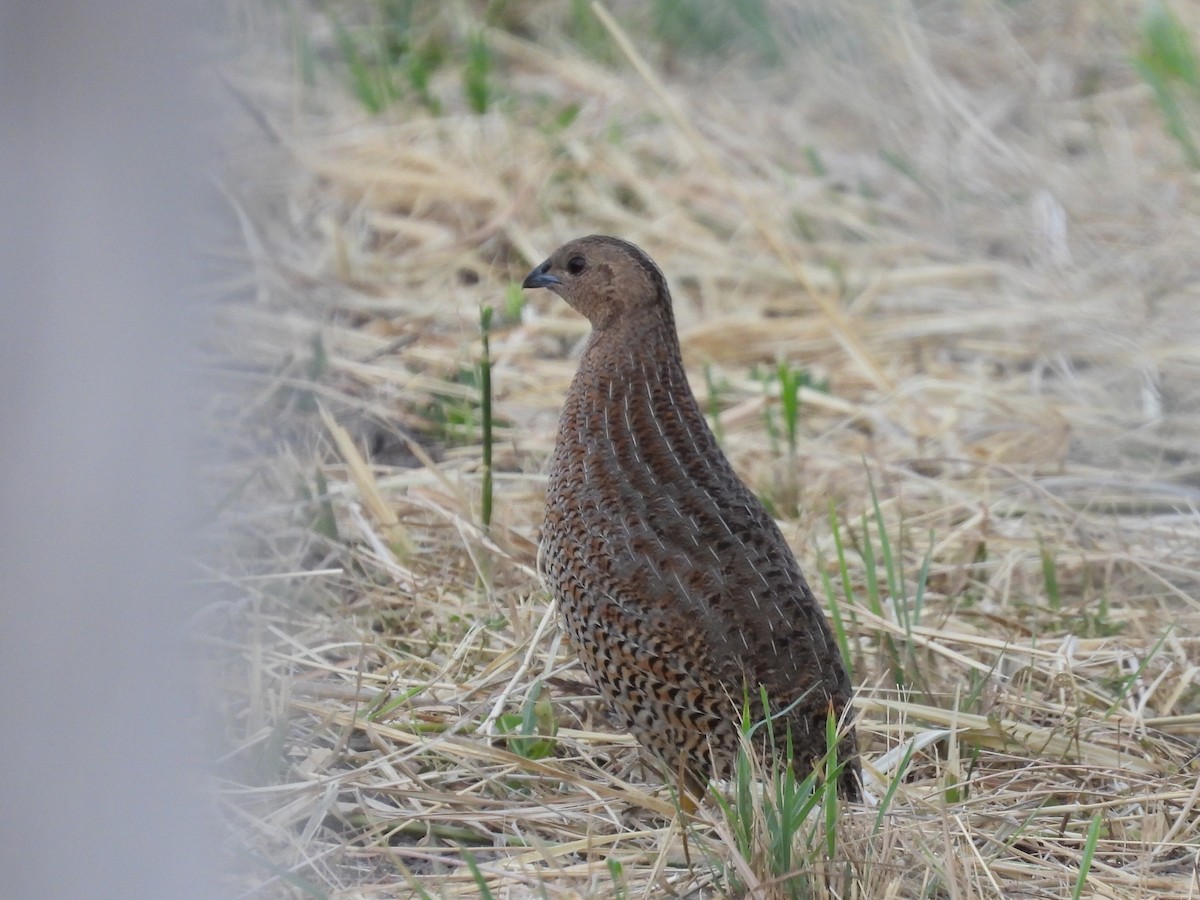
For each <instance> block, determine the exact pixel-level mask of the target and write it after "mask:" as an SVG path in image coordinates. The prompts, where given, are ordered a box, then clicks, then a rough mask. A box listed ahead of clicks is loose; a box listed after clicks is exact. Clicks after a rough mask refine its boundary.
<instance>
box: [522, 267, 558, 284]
mask: <svg viewBox="0 0 1200 900" xmlns="http://www.w3.org/2000/svg"><path fill="white" fill-rule="evenodd" d="M549 269H550V263H548V262H544V263H542V264H541V265H540V266H538V267H537V268H536V269H534V270H533V271H532V272H530V273H529V274H528V275H526V276H525V280H524V281H522V282H521V287H523V288H540V287H543V288H548V287H554V286H555V285H556V284H562V279H560V278H559V277H558V276H556V275H551V274H550V272H549Z"/></svg>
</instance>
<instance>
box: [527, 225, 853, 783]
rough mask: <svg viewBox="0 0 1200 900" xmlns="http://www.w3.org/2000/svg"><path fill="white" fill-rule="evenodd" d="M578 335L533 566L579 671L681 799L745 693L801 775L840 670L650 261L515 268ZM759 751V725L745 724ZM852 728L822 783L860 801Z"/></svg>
mask: <svg viewBox="0 0 1200 900" xmlns="http://www.w3.org/2000/svg"><path fill="white" fill-rule="evenodd" d="M523 287H526V288H539V287H540V288H548V289H550V290H551V291H553V292H554V293H556V294H558V295H559V296H560V297H562V298H563V299H564V300H566V301H567V303H569V304H570V305H571V306H572V307H574V309H576V310H577V311H578V312H580V313H582V314H583V315H584V316H586V317H587V318H588V319H589V320H590V321H591V324H592V332H591V335H590V337H589V339H588V341H587V345H586V347H585V348H584V351H583V357H582V358H581V359H580V361H579V370H578V372H577V373H576V375H575V378H574V381H572V383H571V387H570V390H569V391H568V392H567V399H566V403H565V405H564V407H563V411H562V417H561V419H560V420H559V427H558V440H557V444H556V446H555V449H554V457H553V460H552V462H551V465H550V483H549V488H548V492H547V496H546V521H545V524H544V527H543V532H542V544H541V553H540V568H541V571H542V575H543V577H544V578H545V579H546V582H547V584H548V585H549V587H550V589H551V591H552V592H553V594H554V596H555V598H556V599H557V601H558V604H559V608H560V609H561V611H562V616H563V620H564V622H565V625H566V629H567V633H568V634H569V635H570V638H571V641H572V643H573V644H574V645H575V648H576V650H577V651H578V653H579V657H580V660H581V661H582V663H583V667H584V669H585V670H586V671H587V673H588V675H589V676H590V677H591V679H592V681H593V682H594V683H595V685H596V687H597V688H598V689H599V691H600V693H601V694H602V695H603V696H604V698H605V700H607V701H608V703H609V704H610V705H611V706H612V708H613V709H614V710H615V711H616V713H617V714H618V716H619V717H620V719H621V720H622V722H623V723H624V724H625V726H626V727H627V728H628V729H629V731H630V732H632V733H633V735H634V736H635V737H636V738H637V739H638V740H639V741H640V742H641V743H642V744H643V745H645V746H646V747H648V748H649V749H650V750H651V751H652V752H654V753H655V754H656V755H657V756H658V757H659V758H660V759H661V760H662V762H663V763H664V764H665V765H666V766H667V768H668V769H669V770H670V771H671V772H677V771H681V772H683V773H684V774H685V783H686V784H687V786H688V789H689V791H690V792H692V793H693V794H695V793H697V791H698V790H699V789H702V786H703V785H704V784H705V782H706V781H707V778H708V777H710V776H713V775H715V776H717V777H729V776H730V775H731V774H732V771H733V767H734V762H735V760H736V758H737V751H738V746H739V734H740V722H741V719H742V710H743V707H744V704H745V701H746V698H747V697H748V698H749V700H750V702H751V710H752V712H753V713H755V718H762V715H763V714H762V707H761V703H760V696H761V694H760V689H765V691H766V694H767V696H768V697H769V702H770V707H771V710H772V716H773V718H775V721H774V733H775V740H776V749H777V750H778V751H782V750H783V748H784V742H785V740H786V736H787V735H788V733H789V732H790V739H791V744H792V750H793V757H794V763H795V766H796V771H797V774H798V775H799V776H801V777H803V776H804V775H806V774H807V773H808V772H809V771H811V767H812V765H813V764H814V763H816V762H817V761H819V760H821V759H822V758H823V757H824V756H825V753H826V720H827V716H828V713H829V710H830V709H832V710H833V712H834V714H835V715H841V714H842V712H843V710H844V708H845V707H846V705H847V703H848V702H849V699H850V694H851V688H850V680H849V678H848V676H847V674H846V669H845V666H844V665H843V663H842V659H841V655H840V653H839V652H838V647H837V644H836V643H835V641H834V639H833V635H832V633H831V632H830V629H829V625H828V623H827V622H826V620H825V616H824V614H823V613H822V611H821V609H820V607H819V606H818V605H817V601H816V599H815V598H814V597H813V593H812V591H811V590H810V589H809V587H808V584H807V583H806V582H805V580H804V576H803V575H802V574H801V572H800V567H799V566H798V565H797V563H796V559H795V557H794V556H793V555H792V551H791V549H790V548H789V547H788V544H787V542H786V541H785V540H784V538H783V535H782V534H781V533H780V531H779V527H778V526H777V525H776V524H775V521H774V520H773V519H772V518H771V516H770V515H769V514H768V513H767V511H766V510H765V509H764V508H763V505H762V504H761V503H760V502H759V500H758V498H757V497H755V496H754V493H753V492H752V491H750V489H749V488H747V487H746V485H745V484H743V483H742V481H741V479H739V478H738V476H737V474H736V473H735V472H734V471H733V467H732V466H731V465H730V464H729V460H727V459H726V458H725V454H724V453H722V452H721V448H720V447H719V446H717V441H716V439H715V438H714V437H713V434H712V432H711V431H710V430H709V428H708V425H707V423H706V422H705V420H704V416H703V415H702V414H701V412H700V407H699V406H698V405H697V403H696V399H695V397H694V396H693V395H692V391H691V389H690V388H689V387H688V382H687V378H686V376H685V374H684V370H683V363H682V359H681V356H680V350H679V337H678V335H677V334H676V331H675V319H674V315H673V313H672V311H671V295H670V292H669V291H668V289H667V282H666V279H665V278H664V277H663V274H662V272H661V271H660V270H659V268H658V266H656V265H655V264H654V262H653V261H652V260H651V259H650V258H649V257H648V256H647V255H646V254H645V253H643V252H642V251H641V250H640V249H639V248H637V247H635V246H634V245H633V244H630V243H628V242H626V241H622V240H619V239H617V238H612V237H604V236H600V235H592V236H590V237H584V238H579V239H577V240H573V241H570V242H569V243H567V244H564V245H563V246H562V247H560V248H559V249H558V250H556V251H555V252H554V254H553V255H552V256H551V257H550V258H549V259H547V260H546V261H545V262H544V263H542V264H541V265H540V266H538V267H537V268H536V269H534V270H533V271H532V272H530V273H529V275H528V277H526V279H525V281H524V283H523ZM755 734H756V738H759V739H761V740H760V741H759V743H758V746H759V747H760V748H762V747H763V741H765V739H766V735H767V729H766V728H764V727H760V728H759V729H758V730H757V731H756V733H755ZM856 753H857V745H856V740H855V734H854V731H853V729H850V730H849V731H847V732H845V734H844V737H843V738H842V739H841V740H840V742H839V746H838V758H839V759H840V760H844V761H845V765H844V768H843V769H842V775H841V778H840V782H839V787H840V789H841V792H842V793H843V794H844V795H845V796H847V797H849V798H852V799H853V798H857V797H858V796H859V778H860V773H859V765H858V761H857V758H856Z"/></svg>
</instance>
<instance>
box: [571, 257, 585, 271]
mask: <svg viewBox="0 0 1200 900" xmlns="http://www.w3.org/2000/svg"><path fill="white" fill-rule="evenodd" d="M585 268H587V260H586V259H584V258H583V257H582V256H572V257H571V258H570V259H569V260H567V271H568V272H570V273H571V274H572V275H578V274H579V273H580V272H582V271H583V270H584V269H585Z"/></svg>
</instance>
